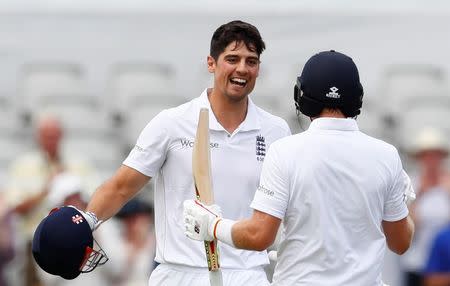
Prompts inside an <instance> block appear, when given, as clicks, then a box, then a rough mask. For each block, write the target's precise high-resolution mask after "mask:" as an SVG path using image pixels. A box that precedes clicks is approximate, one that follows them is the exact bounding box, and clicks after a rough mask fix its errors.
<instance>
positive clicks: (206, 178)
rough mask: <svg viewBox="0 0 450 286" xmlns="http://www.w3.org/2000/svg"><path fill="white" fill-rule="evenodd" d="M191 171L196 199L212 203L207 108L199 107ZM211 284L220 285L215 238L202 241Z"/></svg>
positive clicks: (212, 285) (220, 273)
mask: <svg viewBox="0 0 450 286" xmlns="http://www.w3.org/2000/svg"><path fill="white" fill-rule="evenodd" d="M192 173H193V176H194V185H195V193H196V196H197V199H198V200H200V201H201V202H202V203H204V204H206V205H212V204H213V203H214V195H213V190H212V178H211V154H210V147H209V110H208V109H207V108H202V109H200V113H199V118H198V126H197V133H196V136H195V141H194V148H193V150H192ZM204 244H205V252H206V260H207V262H208V270H209V280H210V283H211V286H222V272H221V270H220V264H219V251H218V248H217V240H213V241H204Z"/></svg>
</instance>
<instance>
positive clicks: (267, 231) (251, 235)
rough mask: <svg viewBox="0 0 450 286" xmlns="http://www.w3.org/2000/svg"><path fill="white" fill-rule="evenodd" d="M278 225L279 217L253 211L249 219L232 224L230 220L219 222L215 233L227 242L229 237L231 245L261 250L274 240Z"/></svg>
mask: <svg viewBox="0 0 450 286" xmlns="http://www.w3.org/2000/svg"><path fill="white" fill-rule="evenodd" d="M279 225H280V220H279V219H277V218H275V217H272V216H270V215H268V214H265V213H262V212H259V211H255V212H254V213H253V216H252V217H251V218H250V219H244V220H240V221H238V222H235V223H233V224H231V223H230V221H228V222H227V221H225V222H224V223H222V222H219V223H218V225H217V231H216V234H217V238H218V239H219V240H221V241H224V242H226V243H228V244H230V243H229V240H230V237H231V240H232V246H234V247H236V248H241V249H248V250H257V251H262V250H265V249H267V248H268V247H269V246H270V245H272V243H273V242H274V241H275V237H276V234H277V230H278V227H279Z"/></svg>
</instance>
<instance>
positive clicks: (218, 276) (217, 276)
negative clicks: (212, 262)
mask: <svg viewBox="0 0 450 286" xmlns="http://www.w3.org/2000/svg"><path fill="white" fill-rule="evenodd" d="M222 281H223V280H222V271H221V270H220V269H217V270H214V271H209V282H210V283H211V286H222V285H223V282H222Z"/></svg>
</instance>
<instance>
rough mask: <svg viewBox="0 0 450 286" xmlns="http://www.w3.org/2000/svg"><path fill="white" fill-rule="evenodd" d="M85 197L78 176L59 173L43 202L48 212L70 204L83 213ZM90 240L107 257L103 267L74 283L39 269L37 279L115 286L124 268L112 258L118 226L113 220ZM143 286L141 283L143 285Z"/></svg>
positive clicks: (62, 285)
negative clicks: (94, 242)
mask: <svg viewBox="0 0 450 286" xmlns="http://www.w3.org/2000/svg"><path fill="white" fill-rule="evenodd" d="M87 198H88V194H87V193H86V191H85V190H84V187H83V184H82V181H81V179H80V178H79V177H77V176H75V175H72V174H69V173H67V172H65V173H61V174H59V175H57V176H55V178H54V179H53V180H52V182H51V184H50V187H49V194H48V199H47V205H48V211H50V210H51V209H53V208H55V207H60V206H63V205H72V206H74V207H76V208H78V209H80V210H84V209H85V208H86V205H87ZM94 238H95V239H96V241H98V242H99V244H100V245H102V247H103V250H105V251H106V253H107V254H108V256H109V258H110V259H109V261H108V263H107V264H106V265H104V266H103V267H100V268H98V269H97V270H96V271H93V272H91V273H83V274H82V275H80V276H79V277H77V278H76V279H74V280H65V279H63V278H61V277H59V276H55V275H50V274H48V273H46V272H44V271H43V270H39V277H40V280H41V281H42V282H43V285H45V286H87V285H98V286H103V285H105V286H106V285H116V283H117V281H118V279H119V273H120V272H121V270H122V268H123V267H124V265H123V264H121V262H122V261H120V260H118V259H116V258H115V256H117V255H116V253H117V248H116V246H117V245H118V244H119V243H120V231H119V226H118V223H117V222H115V220H114V219H112V220H111V223H108V224H105V225H104V226H102V227H101V228H99V229H98V230H96V231H95V232H94ZM143 285H145V284H143Z"/></svg>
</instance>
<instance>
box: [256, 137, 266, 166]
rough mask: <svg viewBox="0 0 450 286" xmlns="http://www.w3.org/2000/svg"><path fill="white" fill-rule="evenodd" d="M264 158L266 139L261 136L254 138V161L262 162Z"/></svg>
mask: <svg viewBox="0 0 450 286" xmlns="http://www.w3.org/2000/svg"><path fill="white" fill-rule="evenodd" d="M264 157H266V139H264V137H263V136H262V135H258V136H256V160H258V161H260V162H262V161H264Z"/></svg>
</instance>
